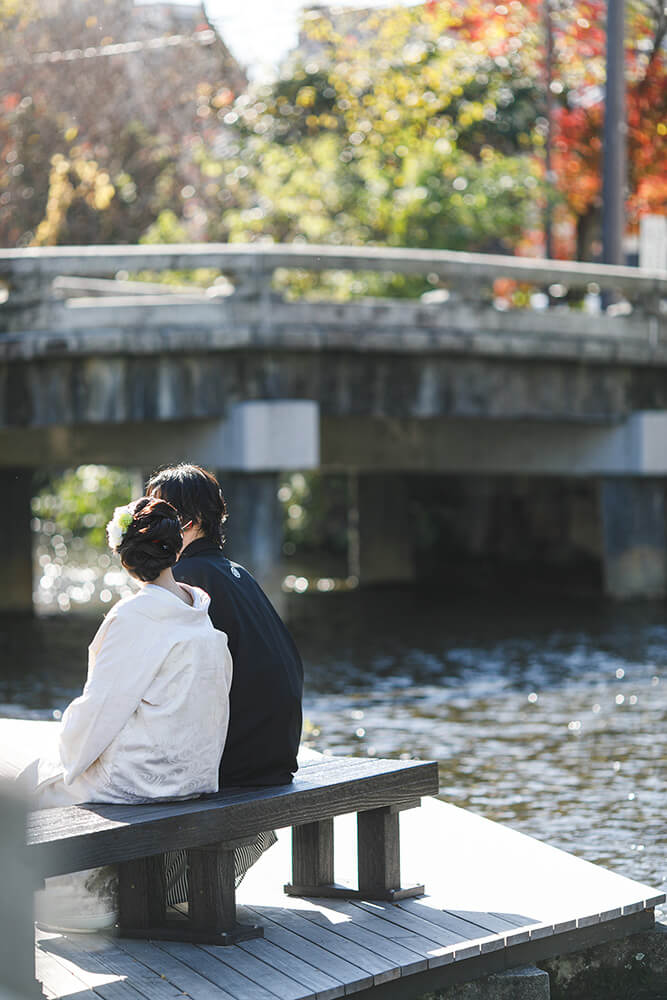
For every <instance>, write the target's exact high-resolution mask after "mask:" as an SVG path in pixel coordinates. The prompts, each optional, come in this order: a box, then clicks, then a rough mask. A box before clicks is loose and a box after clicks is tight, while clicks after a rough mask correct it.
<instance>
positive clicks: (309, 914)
mask: <svg viewBox="0 0 667 1000" xmlns="http://www.w3.org/2000/svg"><path fill="white" fill-rule="evenodd" d="M311 902H312V903H313V904H316V900H311ZM352 912H354V911H352ZM299 913H301V915H302V916H304V917H305V918H306V919H307V920H312V921H313V923H316V924H318V925H319V926H320V927H326V928H328V929H329V930H332V931H334V933H336V934H340V935H341V936H342V937H345V938H347V939H348V940H350V941H355V942H356V943H357V944H360V945H363V947H364V948H368V949H369V951H372V952H374V953H375V954H376V955H382V956H383V957H384V958H386V959H389V961H391V962H392V963H393V964H394V965H396V966H397V967H398V968H400V970H401V975H412V974H413V973H415V972H422V971H423V970H424V969H425V968H426V967H427V965H428V962H427V960H426V958H425V957H423V956H422V955H421V954H420V953H418V952H415V951H411V950H410V949H409V948H406V947H405V946H404V945H403V944H401V943H400V942H399V941H396V940H392V939H390V938H386V937H384V936H382V935H381V934H378V933H377V932H376V931H374V930H372V929H371V928H370V927H369V926H368V925H366V926H364V925H362V924H361V923H360V922H358V921H357V922H356V923H355V922H353V920H352V918H351V917H350V916H348V915H346V914H344V913H342V912H341V910H337V911H336V910H334V909H333V908H332V907H330V906H327V905H326V904H325V903H324V901H323V903H322V905H320V906H317V905H313V906H312V907H311V908H308V909H305V908H304V909H302V910H299ZM336 918H339V919H336Z"/></svg>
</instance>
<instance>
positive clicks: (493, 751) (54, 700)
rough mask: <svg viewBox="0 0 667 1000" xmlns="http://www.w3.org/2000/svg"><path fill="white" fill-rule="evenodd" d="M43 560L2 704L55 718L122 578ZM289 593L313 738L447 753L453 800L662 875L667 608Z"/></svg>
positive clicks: (374, 751) (446, 777)
mask: <svg viewBox="0 0 667 1000" xmlns="http://www.w3.org/2000/svg"><path fill="white" fill-rule="evenodd" d="M103 558H104V559H105V560H106V559H108V557H103ZM49 566H53V563H52V562H51V561H49V560H46V561H45V562H44V561H43V563H42V571H43V576H42V581H41V583H45V586H44V587H41V583H40V587H41V590H40V591H39V593H41V597H40V601H39V603H40V605H41V607H42V612H41V614H40V615H39V616H38V617H37V618H36V619H35V620H34V621H23V622H20V621H8V620H3V619H0V664H1V669H0V715H4V716H15V717H16V716H18V717H22V718H44V719H48V718H53V717H58V714H59V713H60V712H61V711H62V710H63V709H64V707H65V706H66V704H67V702H68V701H69V700H70V699H71V698H72V697H73V696H75V695H76V694H77V693H78V692H79V690H80V688H81V685H82V682H83V679H84V677H85V670H86V647H87V644H88V642H89V641H90V639H91V637H92V635H93V634H94V631H95V629H96V628H97V625H98V624H99V621H100V619H101V616H102V614H103V613H104V610H105V607H109V606H111V603H112V602H113V601H114V600H115V599H116V597H117V595H118V594H119V593H121V592H123V590H124V588H125V586H126V582H125V581H124V579H123V577H122V575H119V574H118V571H117V569H116V568H114V566H113V565H109V564H108V562H105V565H104V566H101V567H97V568H96V570H95V573H94V574H92V575H91V574H89V575H88V576H87V577H86V576H85V574H84V575H83V576H82V575H81V574H82V573H83V570H82V571H81V572H80V573H79V575H78V576H77V575H76V573H75V575H74V579H73V580H72V579H70V580H69V583H68V585H67V587H64V586H60V587H58V586H57V584H58V582H59V575H58V574H57V573H54V570H53V569H50V570H49V569H48V567H49ZM63 572H64V571H63ZM61 576H62V573H61ZM63 593H65V594H66V596H67V600H62V599H61V600H59V598H60V597H62V594H63ZM290 602H291V604H290V616H291V622H292V625H291V627H292V631H293V633H294V635H295V638H296V640H297V642H298V644H299V647H300V649H301V652H302V655H303V658H304V663H305V669H306V694H305V705H304V709H305V719H306V730H305V737H306V741H307V742H308V744H309V745H311V746H312V747H314V748H316V749H319V750H323V751H324V752H331V753H334V754H355V755H371V756H392V757H394V756H396V757H403V758H411V757H412V758H422V759H436V760H437V761H438V762H439V765H440V776H441V786H442V791H441V794H442V797H443V798H445V799H447V800H448V801H450V802H453V803H455V804H457V805H460V806H464V807H465V808H468V809H472V810H474V811H476V812H478V813H481V814H482V815H484V816H486V817H488V818H490V819H494V820H499V821H500V822H503V823H506V824H508V825H510V826H512V827H514V828H516V829H519V830H522V831H523V832H525V833H528V834H531V835H532V836H535V837H538V838H540V839H541V840H544V841H547V842H548V843H551V844H554V845H556V846H558V847H562V848H564V849H565V850H567V851H571V852H573V853H575V854H578V855H580V856H582V857H584V858H587V859H589V860H590V861H594V862H599V863H600V864H603V865H605V866H607V867H609V868H611V869H613V870H615V871H617V872H620V873H622V874H624V875H628V876H630V877H631V878H636V879H639V880H641V881H645V882H648V883H649V884H651V885H653V886H655V887H660V888H665V886H667V859H666V854H667V851H666V848H667V822H666V819H665V817H666V816H667V787H666V782H665V778H666V771H667V764H666V761H667V725H666V724H667V621H666V617H665V606H664V604H654V605H634V606H630V605H628V606H616V605H612V604H608V603H604V602H599V603H595V602H592V601H586V602H582V601H571V602H570V601H568V600H565V599H563V598H562V597H560V598H558V599H557V600H556V599H553V598H551V599H545V598H541V599H539V600H528V599H527V598H526V597H525V596H519V595H516V596H515V595H512V594H511V593H504V594H488V593H487V594H484V595H483V596H480V595H468V596H465V595H459V596H451V595H447V596H445V595H435V594H433V593H423V592H418V591H410V590H405V591H401V590H387V591H378V592H366V593H364V592H361V591H351V592H347V593H338V592H333V593H327V594H311V593H309V592H307V593H305V594H302V595H299V596H297V595H294V596H291V597H290ZM57 609H60V610H57Z"/></svg>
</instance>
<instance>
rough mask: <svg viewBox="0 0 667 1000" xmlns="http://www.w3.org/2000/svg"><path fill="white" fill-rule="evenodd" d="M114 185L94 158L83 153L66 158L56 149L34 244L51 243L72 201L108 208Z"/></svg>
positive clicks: (55, 238) (49, 244)
mask: <svg viewBox="0 0 667 1000" xmlns="http://www.w3.org/2000/svg"><path fill="white" fill-rule="evenodd" d="M115 193H116V188H115V186H114V184H113V183H112V181H111V178H110V176H109V174H108V173H107V171H106V170H101V169H100V166H99V164H98V163H97V161H96V160H88V159H86V158H85V157H83V156H77V157H74V158H71V159H69V158H67V157H65V156H63V155H62V153H56V155H55V156H53V157H52V158H51V171H50V174H49V192H48V196H47V200H46V211H45V214H44V218H43V219H42V221H41V222H40V224H39V225H38V226H37V229H36V231H35V238H34V240H33V245H34V246H53V245H55V244H56V243H57V242H58V236H59V234H60V231H61V229H62V227H63V224H64V222H65V220H66V218H67V213H68V211H69V209H70V206H71V205H72V204H73V202H74V201H77V200H78V201H83V202H85V204H87V205H88V206H89V207H90V208H93V209H94V210H95V211H97V212H104V211H106V209H108V208H109V206H110V204H111V202H112V200H113V197H114V195H115Z"/></svg>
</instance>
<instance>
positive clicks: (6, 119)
mask: <svg viewBox="0 0 667 1000" xmlns="http://www.w3.org/2000/svg"><path fill="white" fill-rule="evenodd" d="M547 10H548V15H549V17H550V20H551V27H552V33H553V39H554V45H553V60H552V66H551V79H552V83H551V97H552V101H551V104H552V109H551V114H550V116H549V115H548V108H547V100H546V92H545V82H546V66H545V14H546V12H547ZM0 18H1V19H2V28H3V30H2V33H1V36H0V73H1V75H2V84H3V86H2V95H3V96H2V98H0V239H1V240H2V242H3V243H4V244H5V245H7V246H21V245H27V244H40V245H46V244H53V243H94V242H101V243H113V242H130V243H131V242H136V241H137V240H139V239H142V238H146V237H147V235H148V238H149V239H151V240H155V239H158V240H159V239H165V238H173V236H172V234H173V233H175V232H176V233H178V234H179V236H180V237H182V238H187V239H190V240H195V241H197V240H211V239H220V240H257V239H259V240H267V239H269V240H275V241H281V240H288V241H292V240H304V241H309V242H315V241H322V242H333V243H350V244H362V243H367V242H370V243H376V244H389V245H395V246H399V245H407V246H422V247H434V248H438V247H442V248H449V249H466V250H480V251H496V252H510V253H511V252H519V253H533V254H534V253H539V252H543V245H544V217H545V210H546V205H547V200H549V202H550V204H551V206H552V209H553V213H552V214H553V219H554V249H555V253H556V255H557V256H578V257H581V258H588V257H591V256H594V255H595V253H596V251H597V244H596V241H597V240H598V233H599V210H600V173H601V169H600V158H601V127H602V118H603V107H602V99H603V91H602V87H603V83H604V72H605V67H604V21H605V3H604V0H550V2H549V5H548V8H547V6H546V2H545V0H521V2H519V0H511V2H508V3H506V4H496V3H493V2H490V0H474V2H471V3H463V2H459V0H430V2H427V3H424V4H422V5H419V6H415V7H391V5H388V6H387V8H382V9H376V10H370V11H369V10H366V11H364V10H348V11H346V10H340V9H335V10H333V9H332V10H329V9H328V8H326V7H317V8H312V9H310V10H308V9H307V10H305V12H304V14H303V22H302V30H301V34H300V39H299V44H298V47H297V49H296V50H295V51H294V52H292V53H291V54H290V55H289V56H288V57H287V58H286V59H285V60H284V61H283V65H282V66H281V67H280V70H279V73H278V74H277V78H276V79H275V80H274V81H273V82H271V83H258V84H251V85H248V82H247V79H246V76H245V73H244V71H243V69H242V68H241V67H240V66H239V64H238V63H237V62H236V60H235V59H234V57H233V55H232V54H231V53H230V52H229V50H228V49H227V47H226V46H225V44H224V41H223V40H222V39H221V38H220V36H219V34H218V32H217V31H216V30H215V29H214V28H213V27H212V25H211V23H210V22H209V21H208V20H207V18H206V14H205V11H204V8H203V7H200V6H196V5H193V6H191V7H187V6H185V5H183V4H169V3H159V4H157V3H147V4H141V5H138V4H135V3H133V2H132V0H115V2H113V3H110V2H106V0H70V2H67V3H66V2H64V0H50V2H49V3H36V2H34V3H32V4H31V3H29V2H28V3H26V2H23V3H20V4H19V3H17V2H16V0H3V2H2V4H0ZM627 21H628V23H627V46H626V71H627V75H628V125H629V133H628V143H629V167H630V178H629V180H630V190H629V198H628V212H629V219H630V223H631V225H632V226H635V225H636V223H637V220H638V217H639V215H641V214H642V213H644V212H649V211H651V212H655V211H658V212H660V211H663V212H664V211H665V201H666V192H667V182H666V180H665V175H664V168H663V163H664V145H665V135H667V125H666V124H665V121H666V120H667V114H666V111H667V107H666V106H665V102H666V98H665V94H666V93H667V87H666V82H667V81H666V79H665V78H666V71H665V33H666V23H667V22H666V19H665V13H664V9H663V7H662V5H661V3H660V2H659V0H629V3H628V18H627ZM547 142H549V143H550V147H551V151H552V171H553V176H552V177H550V178H546V177H545V149H546V144H547ZM401 290H402V289H401V287H400V284H396V283H395V287H394V291H395V292H399V293H400V292H401Z"/></svg>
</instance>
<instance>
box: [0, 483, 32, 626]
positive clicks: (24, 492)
mask: <svg viewBox="0 0 667 1000" xmlns="http://www.w3.org/2000/svg"><path fill="white" fill-rule="evenodd" d="M32 489H33V474H32V469H26V468H22V467H9V468H6V469H0V509H1V510H2V525H1V526H0V566H1V567H2V573H0V612H7V613H10V614H16V613H26V614H30V613H32V531H31V528H30V521H31V518H32V514H31V509H30V503H31V500H32Z"/></svg>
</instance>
